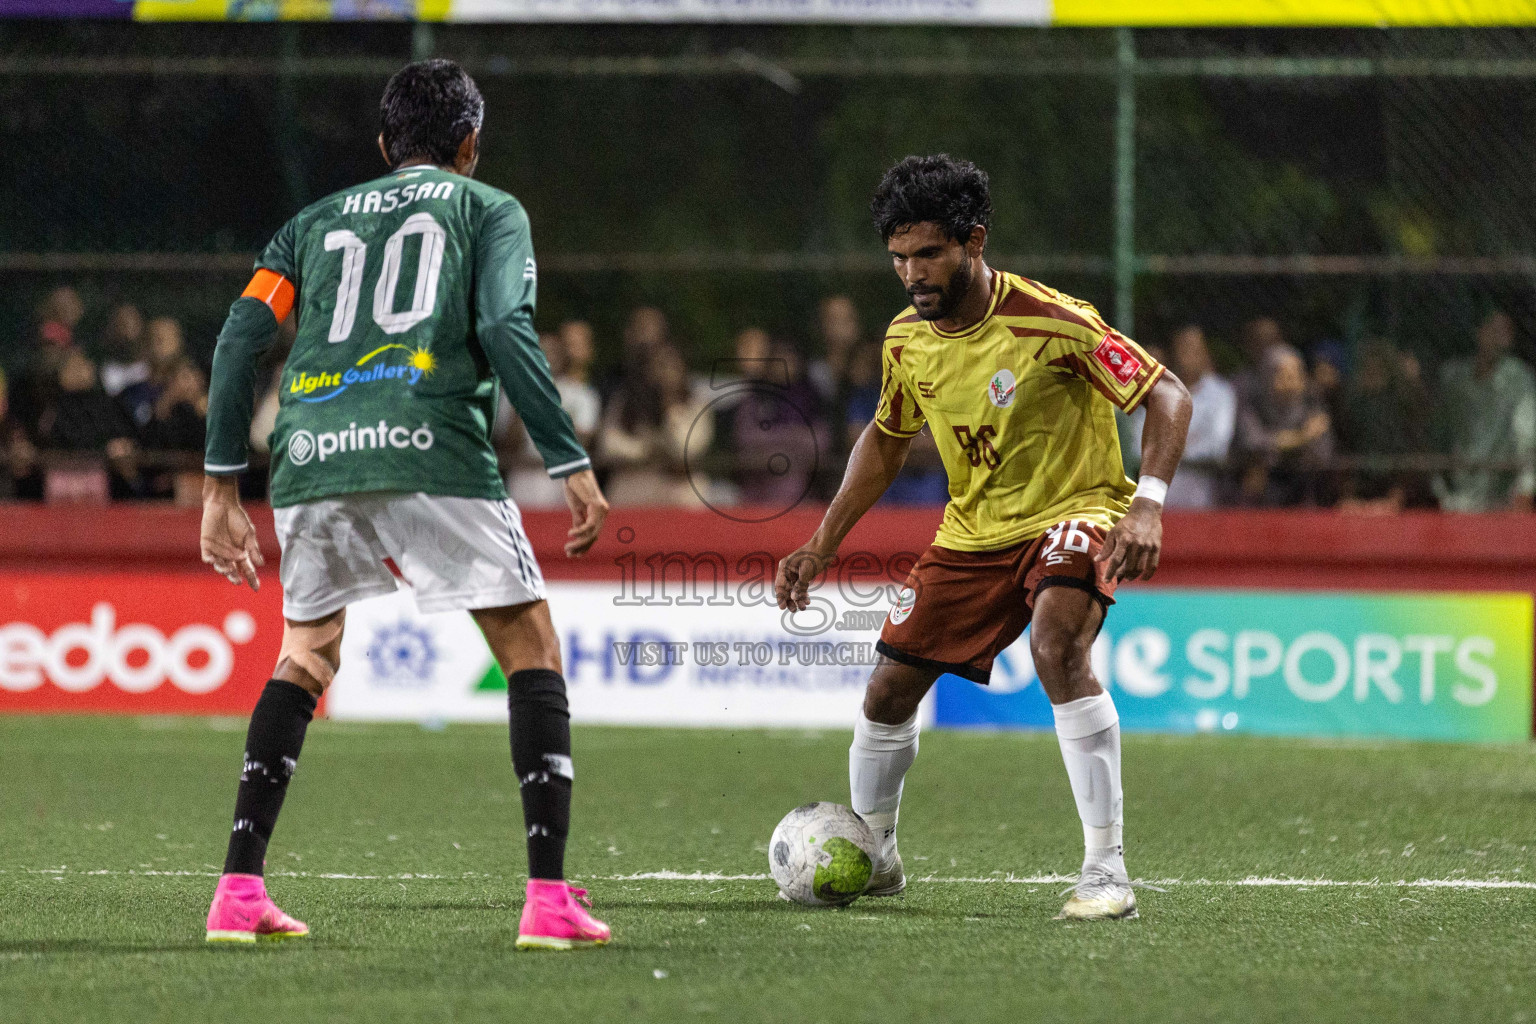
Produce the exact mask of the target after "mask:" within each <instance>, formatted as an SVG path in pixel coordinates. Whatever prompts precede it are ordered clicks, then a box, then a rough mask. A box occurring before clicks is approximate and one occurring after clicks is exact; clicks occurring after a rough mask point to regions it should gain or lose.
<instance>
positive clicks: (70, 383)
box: [37, 349, 139, 498]
mask: <svg viewBox="0 0 1536 1024" xmlns="http://www.w3.org/2000/svg"><path fill="white" fill-rule="evenodd" d="M133 435H134V430H133V424H131V423H130V422H128V417H127V416H125V415H124V414H123V411H122V410H121V409H120V408H119V407H118V405H117V403H116V402H114V401H112V399H111V398H109V397H108V396H107V393H106V392H105V391H103V390H102V388H101V385H100V384H99V383H97V380H96V366H95V364H94V363H92V362H91V361H90V359H88V358H87V357H86V355H85V353H84V352H81V351H80V350H79V349H72V350H70V351H69V352H68V353H67V354H66V355H65V356H64V361H63V363H62V364H61V365H60V367H59V376H58V386H57V388H56V390H55V392H54V394H53V396H52V398H51V399H50V400H49V403H48V407H47V408H45V409H44V410H43V414H42V416H41V417H40V418H39V420H38V426H37V443H38V447H39V448H41V449H43V450H44V451H48V450H53V451H60V452H78V453H90V454H93V455H100V454H105V455H106V459H107V464H108V466H109V467H110V469H111V477H110V481H109V486H110V494H111V496H112V497H114V498H131V497H137V496H138V490H139V489H138V468H137V466H136V465H135V461H134V452H135V445H134V441H133ZM60 472H61V475H62V474H63V473H64V472H65V471H62V470H61V471H60ZM49 475H50V476H52V475H53V470H52V469H50V470H49ZM52 486H53V482H52V481H51V480H50V481H49V488H50V489H51V488H52ZM65 490H67V491H69V493H70V494H71V495H82V496H83V493H84V492H83V489H82V488H78V487H77V485H76V484H75V483H71V484H69V485H68V486H67V487H66V488H65Z"/></svg>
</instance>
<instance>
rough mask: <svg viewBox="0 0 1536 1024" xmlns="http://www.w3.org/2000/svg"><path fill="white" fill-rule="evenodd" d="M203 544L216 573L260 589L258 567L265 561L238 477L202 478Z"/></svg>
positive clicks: (208, 561)
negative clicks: (247, 512) (246, 509)
mask: <svg viewBox="0 0 1536 1024" xmlns="http://www.w3.org/2000/svg"><path fill="white" fill-rule="evenodd" d="M201 547H202V553H203V561H204V562H205V563H206V564H208V565H211V566H213V571H214V572H216V573H218V574H219V575H220V576H223V577H224V578H225V579H227V580H229V582H231V583H233V584H235V585H236V586H239V585H240V584H241V583H246V584H249V585H250V588H251V589H252V590H260V589H261V580H260V579H258V578H257V576H256V570H257V569H259V568H261V567H262V566H263V565H264V564H266V563H265V562H264V561H263V559H262V557H261V544H260V543H259V542H258V541H257V539H256V527H255V526H253V525H251V517H250V516H248V515H246V514H245V509H243V508H241V507H240V489H239V483H238V478H237V477H233V476H212V475H209V476H205V477H203V528H202V536H201Z"/></svg>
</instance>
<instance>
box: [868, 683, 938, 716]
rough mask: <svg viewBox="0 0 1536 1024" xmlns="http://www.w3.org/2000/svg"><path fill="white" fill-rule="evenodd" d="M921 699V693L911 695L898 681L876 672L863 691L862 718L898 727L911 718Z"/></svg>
mask: <svg viewBox="0 0 1536 1024" xmlns="http://www.w3.org/2000/svg"><path fill="white" fill-rule="evenodd" d="M922 699H923V694H922V692H921V691H919V692H917V693H913V692H912V688H911V687H907V686H903V685H901V682H900V680H897V679H893V678H891V677H890V676H887V675H883V674H881V673H879V672H876V673H875V675H874V676H872V677H871V678H870V680H869V685H868V686H867V687H865V689H864V717H865V718H867V719H869V720H870V721H871V722H881V723H883V724H886V725H900V724H901V723H902V722H905V721H906V720H907V719H909V718H911V717H912V713H913V712H914V711H916V710H917V705H918V704H919V703H921V702H922Z"/></svg>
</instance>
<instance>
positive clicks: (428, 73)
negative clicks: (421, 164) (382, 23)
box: [379, 59, 485, 167]
mask: <svg viewBox="0 0 1536 1024" xmlns="http://www.w3.org/2000/svg"><path fill="white" fill-rule="evenodd" d="M484 119H485V99H484V98H483V97H482V96H481V95H480V89H479V87H478V86H476V85H475V80H474V79H473V78H470V77H469V72H467V71H465V70H464V69H463V68H461V67H459V66H458V65H457V64H455V63H454V62H453V61H451V60H440V59H438V60H420V61H417V62H416V63H414V64H407V65H406V66H405V67H403V68H401V69H400V70H399V71H396V72H395V74H394V77H392V78H390V80H389V84H388V85H386V86H385V87H384V98H383V99H382V100H380V101H379V120H380V123H381V124H382V126H383V128H382V131H383V133H384V150H385V152H386V153H387V154H388V155H389V165H390V166H391V167H399V166H400V165H401V164H403V163H405V162H407V161H409V160H430V161H432V162H433V163H435V164H449V165H451V164H452V163H453V160H454V157H455V156H456V155H457V154H458V152H459V144H460V143H461V142H463V141H464V137H465V136H466V135H468V134H469V133H470V132H472V131H474V130H476V129H477V128H479V127H480V124H481V122H482V121H483V120H484Z"/></svg>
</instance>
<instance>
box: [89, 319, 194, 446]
mask: <svg viewBox="0 0 1536 1024" xmlns="http://www.w3.org/2000/svg"><path fill="white" fill-rule="evenodd" d="M142 348H143V352H144V365H145V366H146V367H147V368H148V371H149V372H148V375H147V376H146V377H145V378H144V379H143V380H141V381H135V382H134V383H132V384H129V385H128V386H127V387H125V388H123V389H122V391H121V392H119V393H118V395H117V404H118V405H121V406H122V407H123V411H124V412H125V413H127V414H128V418H129V419H131V420H133V425H134V426H135V427H137V428H138V429H139V430H141V431H142V430H143V429H145V428H146V427H147V426H149V422H150V420H152V419H154V417H155V402H156V401H158V400H159V398H160V395H161V394H162V393H163V392H164V391H165V388H166V386H167V384H168V383H169V382H170V377H171V374H172V373H173V372H174V371H175V370H176V369H177V368H178V367H179V366H180V365H181V363H182V362H183V361H184V359H185V347H184V344H183V341H182V337H181V325H180V324H179V323H177V322H176V321H175V320H173V319H172V318H170V317H168V316H157V317H155V318H154V319H153V320H151V321H149V323H147V324H145V325H144V343H143V346H142ZM102 372H103V379H104V380H105V372H106V371H105V370H103V371H102ZM106 390H107V393H108V394H111V389H110V388H108V389H106Z"/></svg>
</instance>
